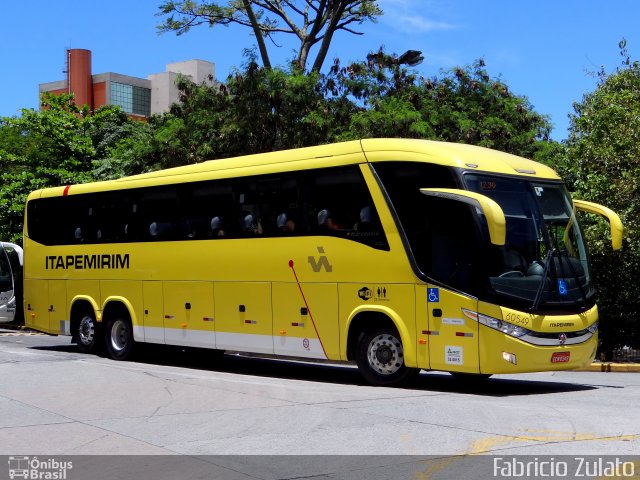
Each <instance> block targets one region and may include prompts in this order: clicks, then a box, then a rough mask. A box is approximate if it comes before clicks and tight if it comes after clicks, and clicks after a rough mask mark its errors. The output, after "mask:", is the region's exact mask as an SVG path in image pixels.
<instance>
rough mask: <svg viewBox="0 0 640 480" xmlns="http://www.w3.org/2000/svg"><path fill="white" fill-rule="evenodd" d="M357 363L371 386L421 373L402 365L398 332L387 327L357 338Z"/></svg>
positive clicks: (400, 382) (389, 383) (395, 383)
mask: <svg viewBox="0 0 640 480" xmlns="http://www.w3.org/2000/svg"><path fill="white" fill-rule="evenodd" d="M356 363H357V364H358V369H359V370H360V373H361V374H362V376H363V377H364V378H365V380H367V381H368V382H369V383H371V384H373V385H383V386H395V385H401V384H403V383H406V382H408V381H409V380H411V379H412V378H414V377H415V376H416V375H417V374H418V373H419V372H420V369H418V368H409V367H407V366H406V365H405V364H404V349H403V348H402V341H401V340H400V335H398V333H397V332H396V331H395V330H392V329H389V328H378V329H375V330H371V331H368V332H365V333H364V334H363V335H362V336H361V337H360V340H359V342H358V346H357V349H356Z"/></svg>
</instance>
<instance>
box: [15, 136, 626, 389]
mask: <svg viewBox="0 0 640 480" xmlns="http://www.w3.org/2000/svg"><path fill="white" fill-rule="evenodd" d="M578 209H580V210H586V211H589V212H592V213H597V214H600V215H602V216H604V217H606V218H607V219H608V221H609V223H610V226H611V238H612V243H613V248H614V249H617V248H620V246H621V242H622V224H621V223H620V219H619V218H618V217H617V215H616V214H615V213H614V212H612V211H611V210H609V209H607V208H605V207H602V206H599V205H596V204H593V203H588V202H582V201H577V200H573V201H572V199H571V197H570V196H569V194H568V192H567V190H566V188H565V186H564V185H563V183H562V181H561V179H560V178H559V177H558V175H557V174H556V173H555V172H554V171H553V170H552V169H550V168H548V167H546V166H544V165H541V164H538V163H535V162H532V161H530V160H526V159H523V158H520V157H517V156H513V155H509V154H505V153H501V152H497V151H493V150H489V149H485V148H480V147H474V146H469V145H463V144H450V143H443V142H433V141H425V140H406V139H365V140H361V141H351V142H345V143H338V144H333V145H325V146H318V147H311V148H301V149H295V150H288V151H281V152H271V153H265V154H260V155H251V156H245V157H239V158H231V159H223V160H215V161H209V162H204V163H201V164H197V165H189V166H184V167H178V168H174V169H169V170H162V171H156V172H152V173H147V174H142V175H137V176H132V177H127V178H121V179H118V180H113V181H106V182H98V183H90V184H83V185H70V186H64V187H57V188H49V189H45V190H39V191H36V192H33V193H31V194H30V195H29V198H28V202H27V206H26V218H25V230H24V248H25V268H24V282H25V285H24V290H25V305H24V306H25V317H26V322H27V325H28V326H29V327H31V328H34V329H37V330H41V331H43V332H47V333H51V334H64V335H71V336H72V337H73V340H74V341H76V342H77V344H78V348H79V349H80V350H81V351H83V352H93V351H96V350H98V349H100V348H105V349H106V352H107V354H108V355H109V356H110V357H111V358H113V359H117V360H124V359H127V358H129V357H130V356H131V354H132V352H133V351H134V350H135V347H136V344H139V343H142V342H146V343H155V344H167V345H180V346H187V347H199V348H207V349H211V350H212V352H211V355H212V356H213V355H214V353H215V352H214V351H225V350H233V351H241V352H254V353H260V354H271V355H277V356H289V357H303V358H311V359H328V360H336V361H353V360H355V362H356V363H357V365H358V367H359V370H360V371H361V373H362V375H363V376H364V377H365V379H366V380H367V381H369V382H370V383H372V384H378V385H395V384H398V383H401V382H404V381H406V380H408V379H410V378H411V377H413V376H414V375H415V374H416V373H417V372H418V371H419V370H420V369H425V370H441V371H447V372H452V373H454V374H460V375H465V374H469V375H476V376H478V377H480V376H488V375H491V374H495V373H519V372H531V371H544V370H561V369H573V368H576V367H580V366H582V365H585V364H588V363H589V362H591V361H592V359H593V357H594V354H595V351H596V346H597V337H598V335H597V331H598V314H597V308H596V305H595V300H594V287H593V277H592V273H591V270H590V267H589V260H588V257H587V247H586V245H585V242H584V237H583V235H582V233H581V230H580V226H579V223H578V221H577V219H576V214H575V212H576V210H578Z"/></svg>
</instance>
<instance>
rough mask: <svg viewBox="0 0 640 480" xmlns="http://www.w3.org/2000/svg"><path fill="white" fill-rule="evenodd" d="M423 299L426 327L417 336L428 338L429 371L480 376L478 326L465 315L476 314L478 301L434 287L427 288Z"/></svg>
mask: <svg viewBox="0 0 640 480" xmlns="http://www.w3.org/2000/svg"><path fill="white" fill-rule="evenodd" d="M425 297H426V298H425ZM425 297H423V298H425V299H424V301H426V302H427V309H428V314H427V317H428V322H429V325H428V328H427V329H424V328H422V330H423V331H422V332H419V333H422V335H426V336H427V337H428V352H429V365H430V368H431V369H432V370H443V371H448V372H466V373H480V365H479V357H478V355H479V352H478V333H479V329H478V323H477V322H476V321H474V320H472V319H471V318H469V317H468V316H465V314H464V311H465V310H467V311H469V312H473V313H475V312H477V311H478V299H477V298H475V297H469V296H466V295H461V294H459V293H455V292H451V291H448V290H446V289H444V288H439V287H437V286H435V285H428V286H427V292H426V295H425Z"/></svg>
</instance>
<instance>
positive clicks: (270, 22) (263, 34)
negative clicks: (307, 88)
mask: <svg viewBox="0 0 640 480" xmlns="http://www.w3.org/2000/svg"><path fill="white" fill-rule="evenodd" d="M159 8H160V12H159V13H158V15H160V16H165V17H166V18H165V19H164V22H163V23H162V24H160V25H159V26H158V29H159V31H160V33H163V32H175V33H176V34H177V35H182V34H184V33H187V32H188V31H189V30H190V29H191V28H192V27H194V26H198V25H203V24H204V25H209V26H210V27H214V26H215V25H230V24H237V25H241V26H244V27H248V28H250V29H251V30H252V32H253V35H254V36H255V38H256V41H257V43H258V49H259V51H260V57H261V59H262V64H263V66H264V67H265V68H267V69H270V68H271V67H272V64H271V60H270V57H269V52H268V49H267V45H266V42H265V39H269V40H271V41H272V42H273V44H274V45H276V43H275V38H274V37H275V35H276V34H280V33H283V34H288V35H293V36H295V37H296V38H297V41H298V48H297V54H296V58H295V60H294V64H295V65H296V67H297V68H298V69H300V70H305V69H306V67H307V61H308V58H309V53H310V51H311V48H313V47H314V46H316V45H318V53H317V54H316V57H315V59H314V61H313V66H312V68H311V70H312V71H314V72H319V71H320V69H321V68H322V65H323V63H324V61H325V58H326V56H327V53H328V51H329V46H330V45H331V41H332V40H333V36H334V35H335V33H336V32H337V31H340V30H343V31H345V32H349V33H352V34H355V35H360V34H361V32H357V31H356V30H354V29H353V26H354V25H357V24H362V23H364V22H366V21H374V22H375V21H376V18H377V17H378V16H380V15H381V14H382V11H381V10H380V8H379V7H378V2H377V1H375V0H227V1H226V2H206V1H203V2H199V1H194V0H181V1H165V2H164V3H163V4H162V5H160V7H159Z"/></svg>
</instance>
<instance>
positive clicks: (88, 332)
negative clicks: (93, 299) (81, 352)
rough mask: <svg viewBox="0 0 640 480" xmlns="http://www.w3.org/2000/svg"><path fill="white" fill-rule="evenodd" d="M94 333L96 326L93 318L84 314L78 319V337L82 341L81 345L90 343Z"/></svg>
mask: <svg viewBox="0 0 640 480" xmlns="http://www.w3.org/2000/svg"><path fill="white" fill-rule="evenodd" d="M95 334H96V326H95V323H94V321H93V318H91V317H89V316H86V317H82V320H80V325H79V327H78V339H79V340H80V342H82V344H83V345H91V344H92V343H93V340H94V338H95Z"/></svg>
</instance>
